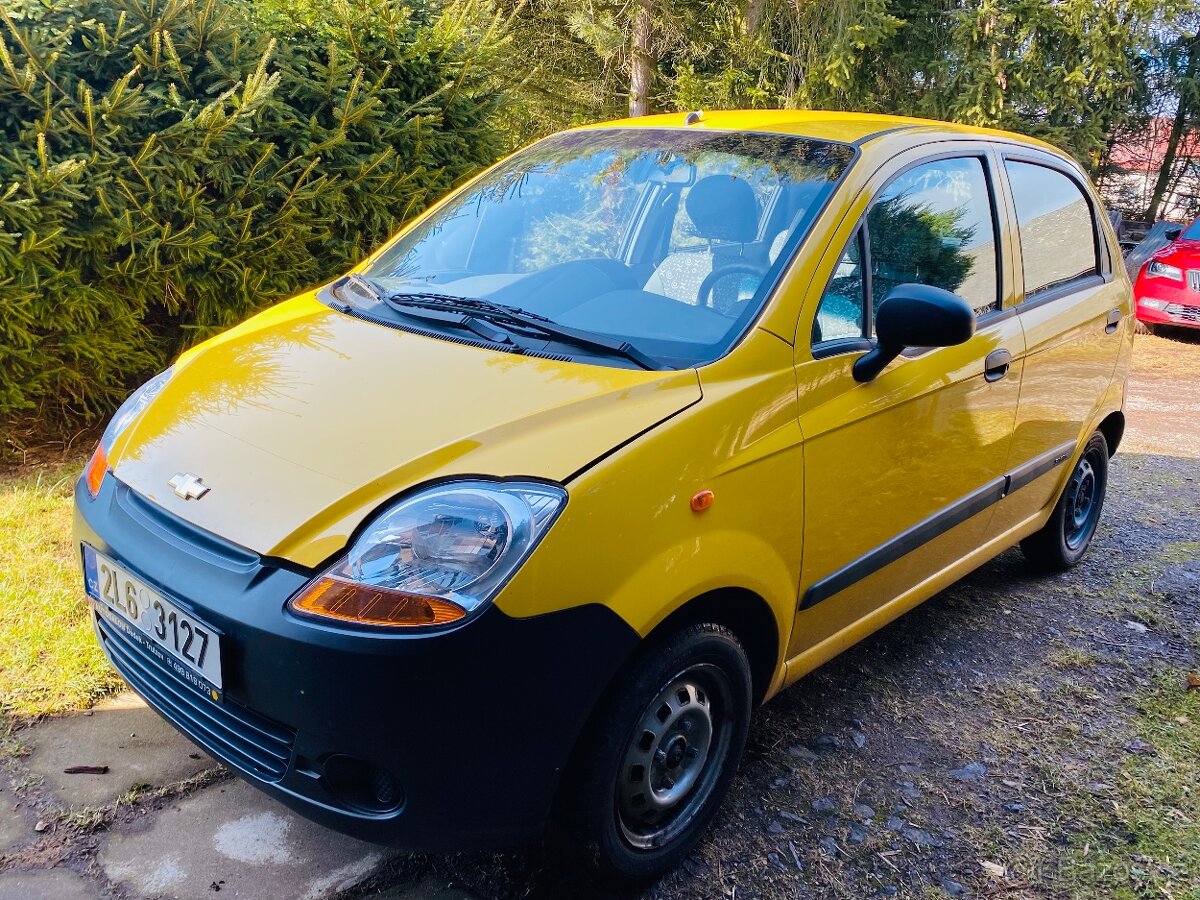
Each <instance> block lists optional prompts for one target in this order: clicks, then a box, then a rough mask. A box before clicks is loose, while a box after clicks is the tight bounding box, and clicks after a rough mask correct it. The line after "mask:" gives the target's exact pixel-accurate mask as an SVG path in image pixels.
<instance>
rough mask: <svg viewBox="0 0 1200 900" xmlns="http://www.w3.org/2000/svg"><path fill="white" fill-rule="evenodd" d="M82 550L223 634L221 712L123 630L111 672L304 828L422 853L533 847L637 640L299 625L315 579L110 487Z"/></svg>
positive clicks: (108, 626) (554, 623)
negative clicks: (294, 599)
mask: <svg viewBox="0 0 1200 900" xmlns="http://www.w3.org/2000/svg"><path fill="white" fill-rule="evenodd" d="M75 530H76V537H77V539H78V540H79V541H82V542H86V543H88V544H90V545H91V546H93V547H95V548H96V549H97V550H99V551H100V552H102V553H104V554H106V555H108V556H110V557H112V558H113V559H114V560H116V561H118V562H119V563H121V564H122V565H124V566H126V567H127V568H128V569H130V570H131V571H132V572H133V573H135V574H136V575H138V576H139V577H141V578H143V579H144V580H145V581H146V582H148V583H149V584H152V585H154V586H156V587H157V588H158V589H160V590H161V591H162V592H163V593H164V594H166V595H167V596H168V597H170V598H171V599H172V600H174V601H175V602H176V603H177V604H179V605H180V606H181V607H183V608H184V609H186V610H187V611H188V612H190V613H191V614H193V615H195V616H196V617H197V618H199V619H201V620H203V621H205V622H207V623H208V624H209V625H211V626H212V627H213V628H215V629H216V630H217V631H218V632H219V633H220V634H221V638H220V642H221V657H222V670H223V680H224V690H223V695H222V696H221V698H220V700H214V699H213V698H212V697H211V696H209V695H208V693H207V692H206V691H203V690H201V689H200V688H198V687H197V686H196V685H194V684H190V683H188V682H187V681H186V680H185V679H184V678H181V677H180V676H179V674H178V673H177V672H176V671H175V670H174V669H173V668H172V667H170V666H167V665H164V664H162V662H161V661H159V660H158V659H157V658H156V657H155V656H154V654H153V653H149V652H147V650H146V647H145V646H144V645H143V643H142V642H141V641H139V639H138V634H137V632H136V630H135V629H133V628H132V627H131V626H128V625H127V624H125V623H123V622H122V620H121V619H120V618H119V617H117V616H115V614H109V615H102V614H101V613H98V612H97V613H94V615H95V616H96V630H97V636H98V638H99V639H100V641H101V644H102V645H103V646H104V648H105V652H106V653H107V654H108V656H109V659H110V660H112V662H113V664H114V665H115V666H116V667H117V669H118V670H119V671H120V672H121V674H122V675H123V676H124V677H125V679H126V680H127V681H128V682H129V683H130V685H131V686H132V687H133V688H134V689H135V690H137V691H138V693H140V694H141V695H142V696H143V697H144V699H145V700H146V701H147V702H148V703H149V704H150V705H151V706H152V707H154V708H155V709H156V710H157V711H158V712H159V713H160V714H161V715H163V716H164V717H165V718H166V719H168V720H169V721H171V722H172V723H173V724H174V725H176V727H178V728H179V729H180V730H181V731H183V732H184V733H185V734H187V735H188V736H189V737H190V738H191V739H192V740H194V741H195V742H196V743H198V744H200V745H201V746H202V747H203V748H204V749H205V750H207V751H208V752H209V753H211V754H212V755H213V756H215V757H216V758H218V759H220V760H222V762H224V763H226V764H227V765H229V766H230V767H231V768H233V769H234V770H235V771H237V772H238V774H240V775H241V776H242V777H244V778H246V779H247V780H248V781H250V782H251V783H252V784H254V785H256V786H257V787H259V788H261V789H262V790H264V791H266V792H267V793H268V794H271V795H272V796H274V797H276V798H277V799H279V800H281V801H282V802H284V803H285V804H287V805H288V806H290V807H292V808H293V809H295V810H297V811H298V812H300V813H301V814H303V815H305V816H307V817H309V818H311V819H314V820H316V821H319V822H321V823H323V824H326V825H328V826H330V827H333V828H336V829H338V830H340V831H344V832H346V833H348V834H352V835H354V836H356V837H360V838H363V839H365V840H369V841H374V842H376V843H381V844H390V845H394V846H400V847H406V848H409V849H414V850H444V849H464V848H474V847H489V846H499V845H504V844H511V843H517V842H520V841H523V840H527V839H530V838H533V837H536V836H537V835H538V834H539V833H540V832H541V830H542V829H543V828H544V826H545V824H546V821H547V818H548V816H549V813H550V809H551V805H552V803H553V799H554V793H555V791H556V789H557V786H558V783H559V780H560V777H561V775H562V772H563V769H564V768H565V766H566V765H567V762H568V760H569V757H570V755H571V752H572V750H573V749H574V746H575V742H576V740H577V739H578V737H579V734H580V732H581V731H582V729H583V726H584V724H585V722H586V720H587V717H588V715H589V714H590V713H591V710H592V709H593V708H594V706H595V704H596V702H597V701H598V699H599V697H600V695H601V693H602V692H603V691H604V689H605V688H606V687H607V685H608V684H609V682H610V681H611V679H612V677H613V675H614V674H615V673H616V671H617V669H618V668H619V667H620V666H621V664H622V663H623V662H624V661H625V660H626V659H627V658H628V656H629V654H630V653H631V652H632V650H633V648H634V647H635V646H636V644H637V640H638V636H637V634H636V632H634V631H633V630H632V629H631V628H630V627H629V626H628V625H627V624H626V623H625V622H624V621H622V620H621V619H620V618H619V617H618V616H617V615H616V614H614V613H613V612H612V611H610V610H608V609H607V608H604V607H600V606H595V605H589V606H581V607H575V608H572V609H566V610H562V611H560V612H554V613H549V614H546V615H543V616H538V617H534V618H529V619H514V618H511V617H509V616H507V615H505V614H504V613H503V612H502V611H500V610H499V609H497V608H495V607H493V608H490V609H488V610H487V611H485V612H484V613H483V614H482V615H480V616H479V617H478V618H477V619H475V620H473V621H471V622H469V623H468V624H466V625H464V626H462V627H460V628H458V629H456V630H453V631H448V632H442V633H436V634H365V633H357V632H350V631H347V630H344V629H338V628H333V627H327V626H323V625H320V624H314V623H311V622H309V621H305V620H302V619H299V618H298V617H296V616H293V615H291V614H290V613H289V612H287V610H286V608H285V601H286V600H287V598H288V597H290V596H291V595H292V594H293V593H295V591H296V590H297V589H298V588H299V587H300V586H301V585H303V584H304V583H305V582H306V581H307V580H308V578H309V577H310V575H311V573H309V572H306V571H303V570H300V569H297V568H294V567H290V566H288V565H286V564H279V563H276V562H273V561H271V560H266V559H263V558H260V557H258V556H257V555H255V554H253V553H250V552H248V551H246V550H244V549H242V548H240V547H235V546H233V545H229V544H226V543H224V542H223V541H221V540H220V539H219V538H215V537H214V536H212V535H210V534H207V533H205V532H200V531H198V530H197V529H195V528H194V527H192V526H190V525H188V524H187V523H185V522H183V521H181V520H179V519H178V518H176V517H174V516H172V515H170V514H168V513H166V512H165V511H163V510H162V509H160V508H158V507H156V506H153V505H152V504H150V503H149V502H148V501H146V500H145V499H144V498H142V497H140V496H139V495H137V494H136V493H134V492H133V491H131V490H130V489H129V488H127V487H125V486H124V485H122V484H121V483H120V482H119V481H118V480H117V479H116V478H114V477H113V476H109V477H107V478H106V479H105V480H104V484H103V486H102V488H101V491H100V494H99V496H98V497H97V498H96V499H95V500H92V499H90V498H89V497H88V495H87V493H86V491H85V490H83V489H82V488H81V489H80V490H79V491H77V499H76V515H75Z"/></svg>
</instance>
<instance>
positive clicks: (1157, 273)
mask: <svg viewBox="0 0 1200 900" xmlns="http://www.w3.org/2000/svg"><path fill="white" fill-rule="evenodd" d="M1146 277H1147V278H1166V279H1169V280H1170V281H1183V270H1182V269H1180V268H1179V267H1178V266H1168V265H1167V264H1166V263H1165V262H1159V261H1158V260H1157V259H1155V260H1152V261H1151V262H1150V265H1148V266H1146Z"/></svg>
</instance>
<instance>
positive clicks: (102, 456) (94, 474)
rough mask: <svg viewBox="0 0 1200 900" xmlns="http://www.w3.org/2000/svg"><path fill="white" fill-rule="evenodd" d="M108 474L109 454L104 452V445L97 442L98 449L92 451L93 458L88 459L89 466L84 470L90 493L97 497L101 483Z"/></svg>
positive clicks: (84, 479)
mask: <svg viewBox="0 0 1200 900" xmlns="http://www.w3.org/2000/svg"><path fill="white" fill-rule="evenodd" d="M107 474H108V454H107V453H105V452H104V445H103V444H97V445H96V449H95V450H94V451H93V452H92V458H91V459H89V460H88V464H87V467H86V468H85V469H84V470H83V481H84V484H86V485H87V489H88V493H89V494H91V495H92V498H93V499H95V497H96V495H97V494H99V493H100V485H101V484H103V483H104V476H105V475H107Z"/></svg>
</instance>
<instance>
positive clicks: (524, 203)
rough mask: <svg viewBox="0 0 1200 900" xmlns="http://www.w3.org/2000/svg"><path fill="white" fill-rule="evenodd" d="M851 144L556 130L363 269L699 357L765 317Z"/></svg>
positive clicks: (694, 360) (674, 361)
mask: <svg viewBox="0 0 1200 900" xmlns="http://www.w3.org/2000/svg"><path fill="white" fill-rule="evenodd" d="M852 158H853V150H852V149H851V148H850V147H849V146H847V145H845V144H837V143H830V142H826V141H818V140H811V139H807V138H798V137H787V136H783V135H769V134H753V133H740V134H739V133H725V132H718V133H712V132H709V133H706V132H703V131H684V130H677V129H644V128H636V129H632V128H631V129H596V130H587V131H577V132H570V133H566V134H559V135H555V136H553V137H551V138H547V139H546V140H544V141H541V142H540V143H538V144H535V145H534V146H532V147H530V148H528V149H526V150H524V151H522V152H521V153H518V154H516V155H515V156H513V157H512V158H511V159H509V160H507V161H505V162H504V163H502V164H501V165H500V166H498V167H497V168H495V169H494V170H492V171H491V172H489V173H488V174H487V175H486V176H485V177H484V178H483V179H482V180H481V181H479V182H476V183H475V184H473V185H471V186H470V188H468V189H467V190H464V191H463V192H461V193H459V194H458V195H457V196H455V197H454V198H453V199H452V200H451V201H450V202H449V203H447V204H445V205H444V206H442V207H441V208H440V209H438V210H437V211H436V212H434V213H432V214H431V215H430V216H428V217H427V218H426V219H424V220H423V221H421V222H420V223H419V224H418V225H417V226H416V227H414V228H413V229H411V230H410V231H409V232H408V233H406V234H404V235H403V236H402V237H400V238H399V239H397V240H396V241H395V242H394V243H393V244H392V245H390V246H389V247H387V248H385V250H384V251H383V252H381V253H380V255H379V256H378V257H377V258H376V259H374V260H373V261H372V262H371V264H370V266H369V268H368V269H366V270H365V272H364V274H365V275H366V276H367V277H368V278H369V279H370V281H371V283H372V284H373V285H375V286H376V288H377V289H378V290H379V291H380V292H381V293H384V294H386V295H388V296H396V295H402V294H419V293H422V292H424V293H437V294H439V295H448V296H456V297H470V298H478V299H483V300H488V301H491V302H493V303H503V304H506V305H509V306H515V307H520V308H521V309H523V310H527V311H528V312H530V313H533V314H536V315H539V316H544V317H546V318H547V319H549V320H550V321H552V322H553V323H556V324H558V325H561V326H565V327H568V328H570V329H574V330H577V331H584V332H587V333H590V334H596V335H603V336H606V337H612V338H615V339H618V340H623V341H627V342H628V343H629V344H630V345H632V346H635V347H636V348H637V349H638V350H639V351H640V352H642V353H644V354H649V355H651V356H652V357H654V358H655V359H656V360H658V361H659V362H660V363H662V364H663V365H667V366H691V365H697V364H699V363H702V362H706V361H711V360H713V359H716V358H718V357H720V356H722V355H723V354H724V353H725V352H726V351H728V349H729V348H730V347H731V346H732V345H733V343H734V342H735V341H736V340H737V339H738V337H739V336H740V335H741V334H742V333H743V332H744V331H745V330H746V328H747V327H748V326H749V324H750V323H751V322H752V321H753V320H754V318H755V317H756V316H757V314H758V312H759V310H760V309H761V307H762V305H763V303H764V302H765V300H766V298H767V296H768V295H769V293H770V289H771V287H772V286H773V285H774V283H775V282H776V280H777V279H778V277H779V274H780V273H781V272H782V270H783V267H784V265H785V264H786V261H787V259H788V258H789V257H790V255H791V250H792V248H794V247H795V246H796V245H797V244H798V243H799V242H800V240H802V238H803V236H804V235H805V233H806V232H807V231H808V228H809V226H810V225H811V224H812V221H813V219H814V218H815V217H816V215H817V213H818V212H819V211H820V209H821V207H822V205H823V203H824V201H825V199H826V198H827V197H828V196H829V194H830V192H832V191H833V189H834V188H835V187H836V186H837V183H838V181H839V180H840V179H841V177H842V175H843V174H844V173H845V171H846V168H847V167H848V165H849V163H850V161H851V160H852ZM564 352H571V351H570V350H568V351H564ZM604 361H605V362H612V363H614V364H622V363H621V362H620V361H619V360H608V359H605V360H604Z"/></svg>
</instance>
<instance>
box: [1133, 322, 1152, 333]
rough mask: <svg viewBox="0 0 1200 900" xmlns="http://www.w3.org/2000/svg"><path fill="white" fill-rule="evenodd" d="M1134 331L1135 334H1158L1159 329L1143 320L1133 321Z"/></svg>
mask: <svg viewBox="0 0 1200 900" xmlns="http://www.w3.org/2000/svg"><path fill="white" fill-rule="evenodd" d="M1133 331H1134V333H1135V334H1158V329H1157V328H1155V327H1154V326H1153V325H1151V324H1150V323H1149V322H1143V321H1142V320H1141V319H1134V320H1133Z"/></svg>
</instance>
